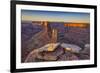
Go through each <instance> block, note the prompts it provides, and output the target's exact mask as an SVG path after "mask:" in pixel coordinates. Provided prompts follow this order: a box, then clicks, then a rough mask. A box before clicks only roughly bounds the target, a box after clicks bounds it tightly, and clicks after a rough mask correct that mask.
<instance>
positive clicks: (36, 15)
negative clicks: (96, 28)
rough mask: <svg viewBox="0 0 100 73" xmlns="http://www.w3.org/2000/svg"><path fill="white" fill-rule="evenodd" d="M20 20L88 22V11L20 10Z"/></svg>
mask: <svg viewBox="0 0 100 73" xmlns="http://www.w3.org/2000/svg"><path fill="white" fill-rule="evenodd" d="M21 20H22V21H52V22H76V23H90V14H89V13H82V12H81V13H79V12H58V11H39V10H21Z"/></svg>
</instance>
